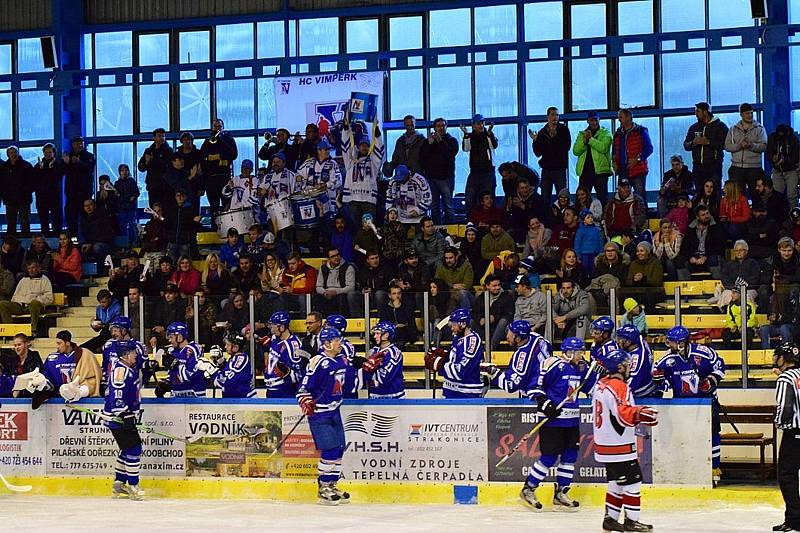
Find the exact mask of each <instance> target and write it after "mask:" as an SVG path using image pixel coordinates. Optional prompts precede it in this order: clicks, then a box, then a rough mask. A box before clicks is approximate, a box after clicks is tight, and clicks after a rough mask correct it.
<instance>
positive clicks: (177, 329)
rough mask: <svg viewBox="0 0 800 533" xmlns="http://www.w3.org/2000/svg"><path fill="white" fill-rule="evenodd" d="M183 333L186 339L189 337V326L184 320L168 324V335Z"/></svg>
mask: <svg viewBox="0 0 800 533" xmlns="http://www.w3.org/2000/svg"><path fill="white" fill-rule="evenodd" d="M178 334H180V335H182V336H183V338H184V339H188V338H189V328H188V327H186V324H184V323H183V322H173V323H172V324H170V325H169V326H167V335H178Z"/></svg>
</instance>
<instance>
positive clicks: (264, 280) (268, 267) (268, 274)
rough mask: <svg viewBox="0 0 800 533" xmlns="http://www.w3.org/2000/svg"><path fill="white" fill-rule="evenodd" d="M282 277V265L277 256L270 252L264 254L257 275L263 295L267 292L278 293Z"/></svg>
mask: <svg viewBox="0 0 800 533" xmlns="http://www.w3.org/2000/svg"><path fill="white" fill-rule="evenodd" d="M282 276H283V265H282V264H281V260H280V259H279V258H278V256H277V255H276V254H274V253H272V252H267V253H266V254H264V264H263V265H262V266H261V271H260V272H259V273H258V279H259V280H260V281H261V290H262V292H264V294H266V293H268V292H275V293H278V292H280V285H281V277H282Z"/></svg>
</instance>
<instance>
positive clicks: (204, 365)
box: [195, 359, 219, 379]
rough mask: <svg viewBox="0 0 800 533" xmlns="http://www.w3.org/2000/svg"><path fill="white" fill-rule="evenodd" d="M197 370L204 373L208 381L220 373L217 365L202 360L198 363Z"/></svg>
mask: <svg viewBox="0 0 800 533" xmlns="http://www.w3.org/2000/svg"><path fill="white" fill-rule="evenodd" d="M195 368H196V369H197V370H198V371H199V372H202V373H203V375H204V376H205V377H206V379H211V378H212V377H214V374H216V373H217V371H219V368H217V365H215V364H214V363H212V362H211V361H206V360H205V359H200V360H199V361H197V365H196V366H195Z"/></svg>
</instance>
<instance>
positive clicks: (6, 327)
mask: <svg viewBox="0 0 800 533" xmlns="http://www.w3.org/2000/svg"><path fill="white" fill-rule="evenodd" d="M17 333H23V334H25V335H27V336H29V337H30V336H31V325H30V324H0V337H2V338H10V337H13V336H14V335H16V334H17Z"/></svg>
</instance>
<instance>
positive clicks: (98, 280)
mask: <svg viewBox="0 0 800 533" xmlns="http://www.w3.org/2000/svg"><path fill="white" fill-rule="evenodd" d="M110 279H111V278H109V277H108V276H103V277H101V278H94V282H95V283H97V285H98V286H100V287H105V286H107V285H108V280H110Z"/></svg>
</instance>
